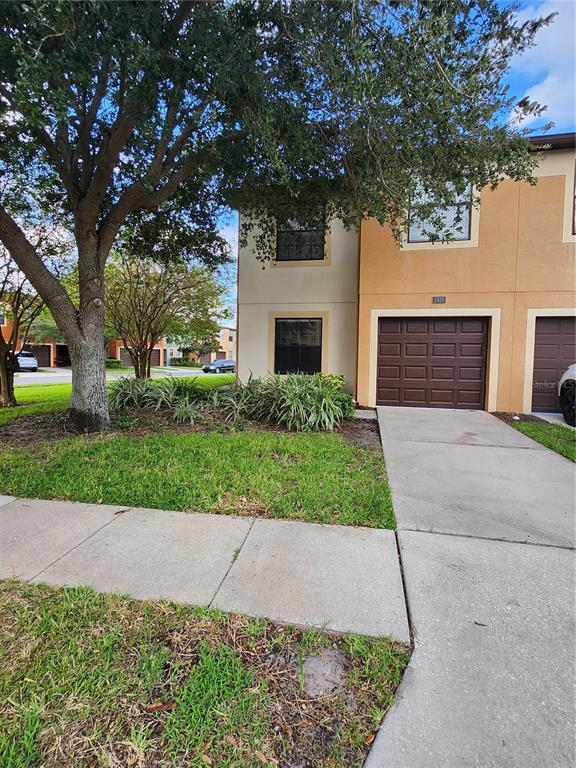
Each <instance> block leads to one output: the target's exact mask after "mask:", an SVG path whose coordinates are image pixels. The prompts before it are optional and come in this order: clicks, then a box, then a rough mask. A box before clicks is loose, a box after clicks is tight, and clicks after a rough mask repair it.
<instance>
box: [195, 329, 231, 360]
mask: <svg viewBox="0 0 576 768" xmlns="http://www.w3.org/2000/svg"><path fill="white" fill-rule="evenodd" d="M236 357H237V354H236V328H228V327H222V328H220V330H219V332H218V349H217V350H216V351H215V352H209V353H208V354H206V355H201V356H200V358H199V361H200V362H201V363H203V364H204V365H206V363H213V362H214V360H236Z"/></svg>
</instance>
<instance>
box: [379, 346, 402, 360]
mask: <svg viewBox="0 0 576 768" xmlns="http://www.w3.org/2000/svg"><path fill="white" fill-rule="evenodd" d="M401 351H402V348H401V346H400V344H379V345H378V356H379V357H400V355H401Z"/></svg>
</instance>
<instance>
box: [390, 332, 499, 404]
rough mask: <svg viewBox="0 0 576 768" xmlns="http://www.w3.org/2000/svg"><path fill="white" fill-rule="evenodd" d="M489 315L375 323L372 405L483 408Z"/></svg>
mask: <svg viewBox="0 0 576 768" xmlns="http://www.w3.org/2000/svg"><path fill="white" fill-rule="evenodd" d="M487 339H488V319H487V318H484V317H445V318H420V317H418V318H415V317H414V318H412V317H405V318H399V317H386V318H380V320H379V322H378V371H377V380H376V403H377V405H405V406H420V407H431V408H484V387H485V380H486V349H487Z"/></svg>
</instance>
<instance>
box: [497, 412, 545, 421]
mask: <svg viewBox="0 0 576 768" xmlns="http://www.w3.org/2000/svg"><path fill="white" fill-rule="evenodd" d="M492 415H493V416H496V418H497V419H500V420H501V421H504V422H506V424H514V422H515V421H544V419H539V418H538V417H537V416H532V414H530V413H508V412H507V411H495V412H493V413H492Z"/></svg>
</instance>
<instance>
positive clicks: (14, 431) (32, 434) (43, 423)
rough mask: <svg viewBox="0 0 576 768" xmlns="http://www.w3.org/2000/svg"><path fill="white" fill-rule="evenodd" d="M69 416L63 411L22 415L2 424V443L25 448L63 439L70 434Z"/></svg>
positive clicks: (0, 435) (0, 438)
mask: <svg viewBox="0 0 576 768" xmlns="http://www.w3.org/2000/svg"><path fill="white" fill-rule="evenodd" d="M67 422H68V419H67V416H66V414H63V413H42V414H38V415H37V416H20V417H19V418H17V419H14V420H13V421H9V422H8V423H7V424H2V425H0V445H1V446H9V447H11V448H24V447H26V446H29V445H36V444H38V443H46V442H51V441H53V440H61V439H62V438H64V437H69V436H70V431H69V430H68V428H67Z"/></svg>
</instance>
